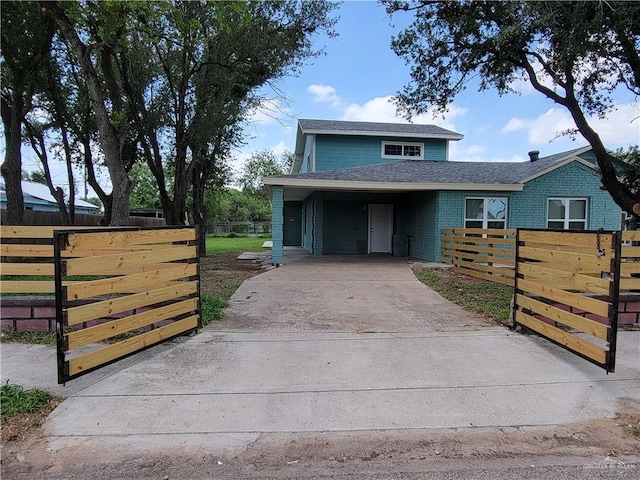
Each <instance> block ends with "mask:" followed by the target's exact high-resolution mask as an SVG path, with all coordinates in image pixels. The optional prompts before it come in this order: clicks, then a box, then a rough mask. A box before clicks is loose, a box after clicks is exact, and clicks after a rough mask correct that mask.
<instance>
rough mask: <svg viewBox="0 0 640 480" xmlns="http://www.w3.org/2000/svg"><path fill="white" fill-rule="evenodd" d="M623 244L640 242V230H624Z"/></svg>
mask: <svg viewBox="0 0 640 480" xmlns="http://www.w3.org/2000/svg"><path fill="white" fill-rule="evenodd" d="M622 241H623V242H640V230H624V231H623V232H622Z"/></svg>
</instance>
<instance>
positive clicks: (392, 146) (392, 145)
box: [382, 142, 424, 160]
mask: <svg viewBox="0 0 640 480" xmlns="http://www.w3.org/2000/svg"><path fill="white" fill-rule="evenodd" d="M382 158H407V159H411V160H424V144H423V143H413V142H382Z"/></svg>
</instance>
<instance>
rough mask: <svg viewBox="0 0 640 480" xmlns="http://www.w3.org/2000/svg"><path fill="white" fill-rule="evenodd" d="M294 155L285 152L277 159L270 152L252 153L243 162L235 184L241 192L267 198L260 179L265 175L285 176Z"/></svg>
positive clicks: (289, 169)
mask: <svg viewBox="0 0 640 480" xmlns="http://www.w3.org/2000/svg"><path fill="white" fill-rule="evenodd" d="M293 160H294V155H293V153H292V152H289V151H285V152H283V153H282V154H281V155H280V157H277V156H276V155H275V154H274V153H273V152H272V151H271V150H262V151H260V152H256V153H253V154H252V155H251V156H250V157H249V159H248V160H247V161H246V162H245V164H244V167H243V168H242V172H241V174H240V176H239V177H238V180H237V183H238V185H239V186H240V187H241V188H242V191H243V192H245V193H248V194H250V195H257V196H261V197H264V198H265V199H266V198H267V192H266V191H265V190H264V187H263V185H262V177H266V176H267V175H286V174H287V173H289V172H290V171H291V166H292V165H293Z"/></svg>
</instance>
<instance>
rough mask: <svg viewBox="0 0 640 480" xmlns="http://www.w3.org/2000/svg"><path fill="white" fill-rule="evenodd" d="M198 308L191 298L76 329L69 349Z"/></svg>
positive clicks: (70, 338)
mask: <svg viewBox="0 0 640 480" xmlns="http://www.w3.org/2000/svg"><path fill="white" fill-rule="evenodd" d="M197 309H198V299H197V298H190V299H187V300H183V301H181V302H175V303H171V304H169V305H165V306H163V307H160V308H153V309H151V310H148V311H145V312H142V313H137V314H135V315H129V316H127V317H124V318H119V319H117V320H112V321H110V322H107V323H103V324H100V325H95V326H92V327H87V328H83V329H81V330H76V331H74V332H70V333H68V334H67V339H68V349H69V350H73V349H75V348H79V347H82V346H84V345H89V344H91V343H98V342H101V341H103V340H106V339H108V338H112V337H115V336H116V335H122V334H123V333H128V332H131V331H134V330H137V329H140V328H143V327H146V326H149V325H152V324H154V323H157V322H161V321H163V320H169V319H171V318H174V317H177V316H179V315H183V314H185V313H189V312H196V310H197Z"/></svg>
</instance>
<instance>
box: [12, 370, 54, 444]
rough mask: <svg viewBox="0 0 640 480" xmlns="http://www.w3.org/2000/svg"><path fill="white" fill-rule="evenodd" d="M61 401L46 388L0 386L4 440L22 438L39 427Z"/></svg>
mask: <svg viewBox="0 0 640 480" xmlns="http://www.w3.org/2000/svg"><path fill="white" fill-rule="evenodd" d="M61 401H62V400H61V399H60V398H57V397H54V396H53V395H51V393H49V392H47V391H46V390H39V389H32V390H25V389H24V388H23V387H21V386H20V385H12V384H10V383H9V382H7V383H5V384H3V385H2V386H1V387H0V424H2V442H3V443H4V442H12V441H16V440H20V439H21V438H22V437H23V436H24V435H25V434H26V433H27V432H29V431H30V430H33V429H35V428H39V427H40V426H41V425H42V424H43V423H44V421H45V419H46V418H47V415H49V413H50V412H51V411H52V410H53V409H54V408H56V406H58V404H59V403H60V402H61Z"/></svg>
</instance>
